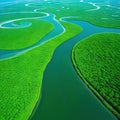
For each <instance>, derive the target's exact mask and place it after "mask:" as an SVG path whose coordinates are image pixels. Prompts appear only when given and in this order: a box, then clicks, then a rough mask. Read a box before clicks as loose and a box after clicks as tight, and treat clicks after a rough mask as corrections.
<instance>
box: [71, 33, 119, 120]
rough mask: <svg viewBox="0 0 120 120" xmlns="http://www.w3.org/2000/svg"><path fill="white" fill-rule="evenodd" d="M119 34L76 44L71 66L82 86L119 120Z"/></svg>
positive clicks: (108, 34)
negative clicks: (72, 65)
mask: <svg viewBox="0 0 120 120" xmlns="http://www.w3.org/2000/svg"><path fill="white" fill-rule="evenodd" d="M119 47H120V34H115V33H101V34H95V35H92V36H90V37H88V38H85V39H84V40H82V41H80V42H79V43H77V44H76V45H75V46H74V48H73V52H72V60H73V63H74V66H75V68H76V70H77V72H78V74H79V75H80V77H81V78H82V80H83V81H84V82H85V84H86V85H87V86H88V87H89V88H90V89H91V90H92V91H93V92H94V93H95V94H96V95H97V96H98V98H100V100H101V101H102V102H103V103H104V104H105V106H106V107H108V108H109V109H110V110H111V111H112V112H113V113H114V114H115V115H116V116H117V117H118V118H119V119H120V101H119V100H120V94H119V92H120V49H119Z"/></svg>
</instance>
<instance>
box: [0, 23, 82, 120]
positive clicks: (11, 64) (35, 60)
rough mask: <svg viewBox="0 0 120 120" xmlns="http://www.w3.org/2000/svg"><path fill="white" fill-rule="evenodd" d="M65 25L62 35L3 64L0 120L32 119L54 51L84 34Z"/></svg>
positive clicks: (73, 27)
mask: <svg viewBox="0 0 120 120" xmlns="http://www.w3.org/2000/svg"><path fill="white" fill-rule="evenodd" d="M62 24H63V25H64V26H65V28H66V32H65V33H64V34H63V35H61V36H58V37H56V38H54V39H53V40H51V41H49V42H47V43H46V44H44V45H42V46H40V47H38V48H36V49H34V50H32V51H29V52H27V53H25V54H23V55H21V56H19V57H16V58H13V59H10V60H4V61H0V67H1V69H0V81H1V84H0V91H1V92H0V98H2V99H1V101H0V120H9V119H15V120H21V119H22V120H27V119H28V118H29V116H30V115H31V113H32V110H33V108H34V107H35V104H36V102H37V101H38V99H39V97H40V90H41V83H42V77H43V72H44V70H45V68H46V65H47V64H48V62H49V61H50V59H51V57H52V54H53V52H54V50H55V48H56V47H57V46H59V45H60V44H61V43H62V42H64V41H66V40H68V39H69V38H71V37H73V36H75V35H77V34H78V33H80V32H81V28H80V27H78V26H76V25H73V24H70V23H65V22H62ZM71 30H72V32H71ZM48 48H49V49H48Z"/></svg>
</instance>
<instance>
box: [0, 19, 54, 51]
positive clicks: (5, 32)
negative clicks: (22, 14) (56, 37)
mask: <svg viewBox="0 0 120 120" xmlns="http://www.w3.org/2000/svg"><path fill="white" fill-rule="evenodd" d="M24 21H27V22H31V23H32V25H31V26H30V27H25V28H20V29H2V28H0V49H21V48H26V47H28V46H31V45H33V44H34V43H36V42H38V41H39V40H40V39H41V38H42V37H43V36H45V35H46V34H47V33H49V32H50V31H51V30H52V29H53V25H52V24H51V23H49V22H47V21H42V20H24ZM19 22H22V21H19ZM48 26H49V27H48ZM8 43H9V44H8Z"/></svg>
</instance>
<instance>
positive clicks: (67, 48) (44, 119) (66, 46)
mask: <svg viewBox="0 0 120 120" xmlns="http://www.w3.org/2000/svg"><path fill="white" fill-rule="evenodd" d="M64 20H65V19H64ZM69 22H72V23H75V24H77V25H79V26H81V27H82V28H83V32H82V33H81V34H79V35H78V36H76V37H74V38H72V39H70V40H68V41H66V42H64V43H63V44H62V45H60V46H59V47H58V48H57V49H56V50H55V52H54V55H53V57H52V60H51V61H50V63H49V64H48V66H47V68H46V70H45V72H44V77H43V84H42V98H41V99H40V100H39V102H38V104H37V105H36V108H35V110H34V111H33V114H32V116H31V117H30V119H31V120H117V118H116V117H115V116H114V115H113V114H112V113H111V112H110V111H109V110H108V109H107V108H105V106H104V105H103V104H102V103H101V102H100V101H99V100H98V99H97V97H96V96H95V95H94V94H93V93H92V92H91V91H90V90H89V89H88V87H87V86H86V85H85V84H84V83H83V81H82V80H81V79H80V77H79V76H78V74H77V72H76V71H75V69H74V67H73V64H72V60H71V55H72V48H73V46H74V45H75V44H76V43H77V42H78V41H79V40H81V39H83V38H86V37H88V36H90V35H92V34H95V33H101V32H115V33H117V32H118V33H120V30H119V29H111V28H103V27H97V26H94V25H92V24H89V23H87V22H84V21H72V20H69Z"/></svg>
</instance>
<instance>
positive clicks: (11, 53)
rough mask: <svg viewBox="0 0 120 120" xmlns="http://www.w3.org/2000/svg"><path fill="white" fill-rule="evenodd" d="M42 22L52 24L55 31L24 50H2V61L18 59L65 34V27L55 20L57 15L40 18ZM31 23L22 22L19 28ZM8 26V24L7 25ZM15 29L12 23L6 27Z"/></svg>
mask: <svg viewBox="0 0 120 120" xmlns="http://www.w3.org/2000/svg"><path fill="white" fill-rule="evenodd" d="M39 19H40V20H46V21H48V22H50V23H52V24H53V25H54V29H53V30H52V31H51V32H50V33H48V34H47V35H45V36H44V37H43V38H42V39H40V40H39V41H38V42H37V43H35V44H34V45H32V46H30V47H27V48H24V49H19V50H0V60H5V59H10V58H13V57H16V56H18V55H21V54H23V53H25V52H27V51H29V50H32V49H34V48H36V47H39V46H40V45H42V44H44V43H45V42H47V41H49V40H51V39H52V38H54V37H56V36H57V35H60V34H62V33H63V32H64V28H63V26H62V25H61V24H60V23H59V21H57V20H56V19H55V15H54V14H50V15H49V16H47V17H43V18H41V17H40V18H39ZM29 24H30V23H29V22H27V23H26V22H22V24H21V25H19V26H17V28H21V27H26V25H29ZM5 25H6V24H5ZM11 26H12V27H13V25H11V22H10V23H8V24H7V26H5V27H11Z"/></svg>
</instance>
